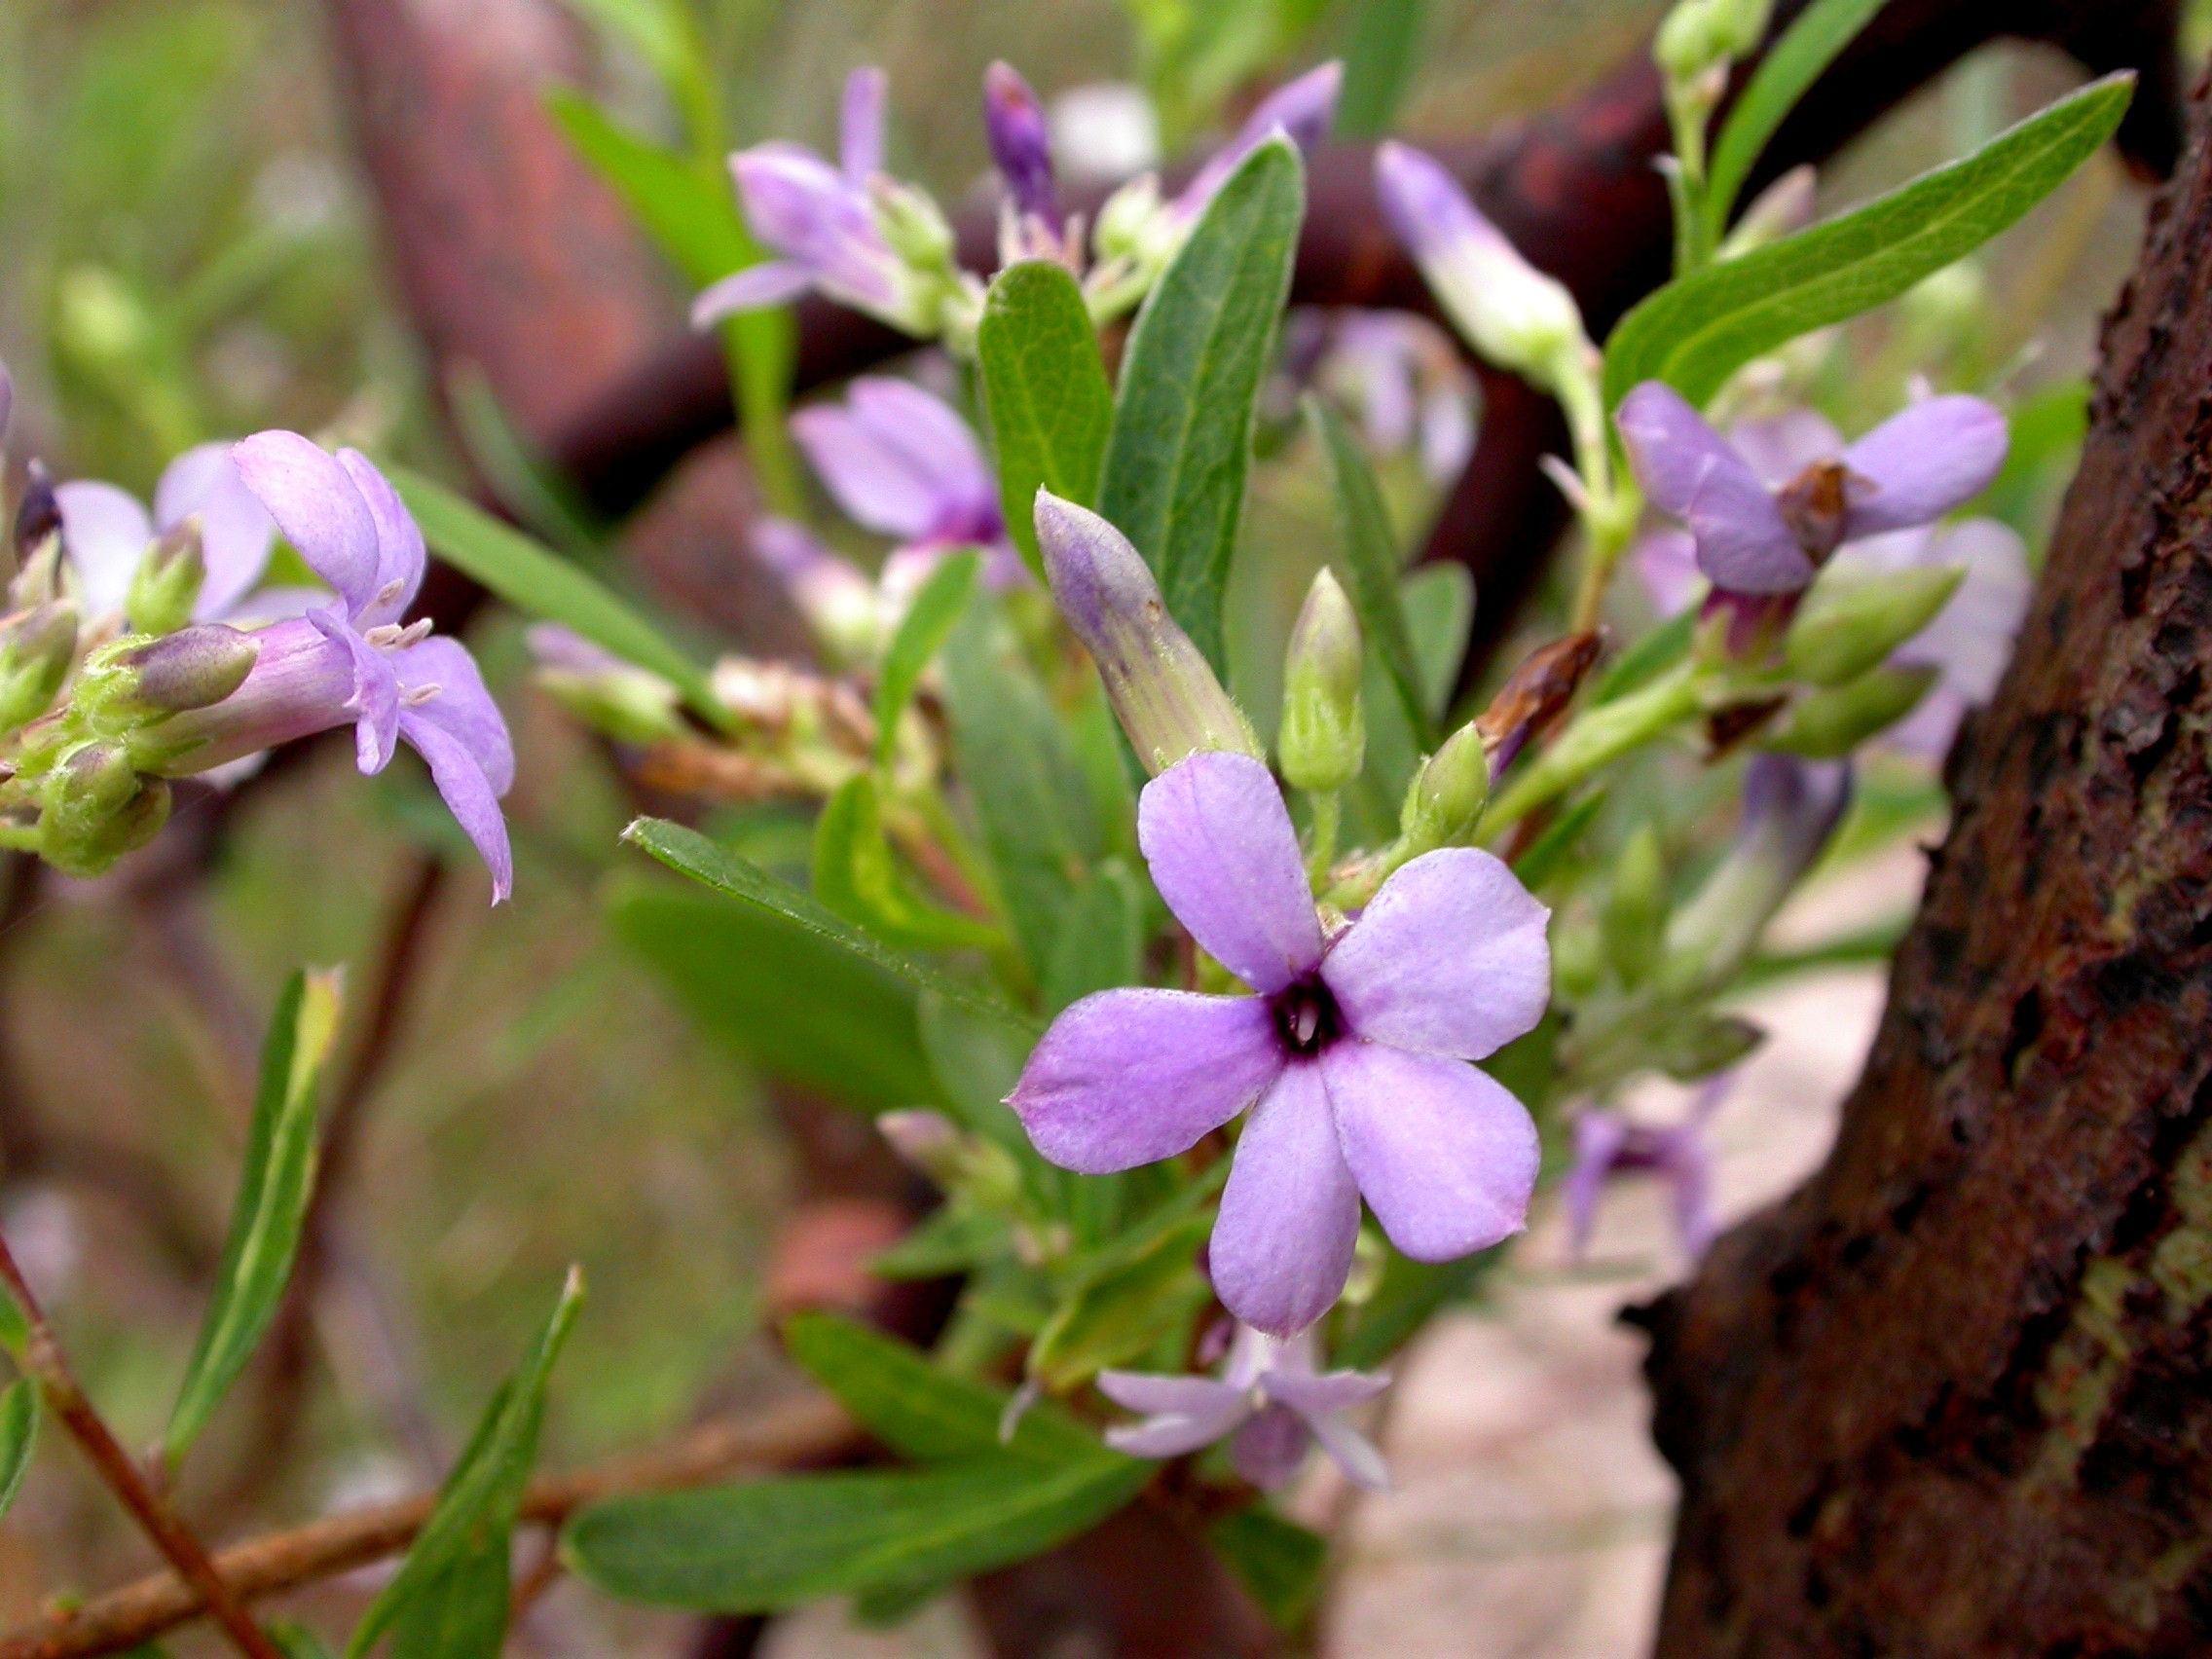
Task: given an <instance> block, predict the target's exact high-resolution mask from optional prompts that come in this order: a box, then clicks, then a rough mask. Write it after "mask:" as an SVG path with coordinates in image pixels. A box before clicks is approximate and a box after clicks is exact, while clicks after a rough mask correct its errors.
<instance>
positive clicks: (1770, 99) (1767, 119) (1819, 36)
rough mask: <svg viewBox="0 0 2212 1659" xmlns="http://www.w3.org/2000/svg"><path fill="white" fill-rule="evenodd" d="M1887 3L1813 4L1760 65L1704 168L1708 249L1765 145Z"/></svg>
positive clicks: (1817, 0) (1835, 0) (1825, 0)
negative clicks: (1816, 82)
mask: <svg viewBox="0 0 2212 1659" xmlns="http://www.w3.org/2000/svg"><path fill="white" fill-rule="evenodd" d="M1887 3H1888V0H1814V3H1813V4H1812V5H1810V6H1808V7H1806V8H1805V10H1804V11H1803V12H1802V13H1801V14H1799V16H1798V18H1797V20H1796V21H1795V22H1793V23H1791V24H1790V25H1789V29H1788V33H1787V34H1785V35H1784V36H1783V37H1782V38H1781V39H1780V40H1778V41H1776V42H1775V43H1774V49H1773V50H1772V51H1771V52H1769V53H1768V54H1767V55H1765V56H1764V57H1762V58H1761V59H1760V60H1759V66H1758V69H1757V71H1756V72H1755V73H1753V75H1752V76H1751V84H1750V85H1749V86H1747V87H1746V88H1745V89H1744V92H1743V95H1742V96H1741V97H1739V98H1738V99H1737V100H1736V102H1735V104H1734V106H1733V107H1732V108H1730V110H1729V111H1728V119H1727V121H1726V122H1725V123H1723V124H1722V126H1721V129H1720V136H1719V138H1718V139H1717V140H1716V141H1715V142H1714V146H1713V162H1712V165H1711V166H1708V167H1707V168H1706V174H1705V180H1706V182H1705V189H1706V197H1705V215H1706V245H1708V246H1709V247H1710V246H1712V245H1714V243H1716V242H1718V241H1719V240H1720V236H1721V233H1722V232H1723V231H1725V230H1726V229H1727V228H1728V215H1729V214H1730V213H1731V212H1732V211H1734V209H1735V206H1736V198H1737V196H1738V195H1740V194H1741V193H1742V191H1743V188H1744V181H1745V180H1746V179H1747V178H1749V177H1750V176H1751V169H1752V168H1753V167H1755V166H1757V165H1758V160H1759V157H1760V156H1761V155H1762V154H1763V153H1764V152H1765V150H1766V146H1767V141H1768V140H1769V139H1771V138H1772V137H1773V136H1774V134H1775V130H1776V129H1778V128H1780V127H1781V125H1782V124H1783V122H1785V121H1786V120H1788V117H1789V112H1790V111H1791V110H1793V109H1795V108H1796V107H1797V100H1798V99H1800V98H1802V97H1803V96H1804V95H1805V94H1806V92H1809V91H1811V90H1812V86H1813V83H1814V82H1815V81H1818V80H1819V79H1820V78H1821V77H1822V76H1823V75H1825V73H1827V67H1828V65H1829V64H1831V63H1833V62H1834V61H1835V60H1836V58H1837V57H1838V56H1839V55H1841V54H1842V52H1843V49H1844V48H1845V47H1847V46H1849V45H1850V44H1851V43H1852V42H1853V41H1854V40H1856V39H1858V38H1859V32H1860V30H1862V29H1863V28H1864V27H1865V26H1866V25H1867V24H1868V23H1869V22H1871V21H1873V18H1874V14H1875V13H1876V12H1879V11H1880V10H1881V9H1882V7H1883V6H1884V5H1886V4H1887Z"/></svg>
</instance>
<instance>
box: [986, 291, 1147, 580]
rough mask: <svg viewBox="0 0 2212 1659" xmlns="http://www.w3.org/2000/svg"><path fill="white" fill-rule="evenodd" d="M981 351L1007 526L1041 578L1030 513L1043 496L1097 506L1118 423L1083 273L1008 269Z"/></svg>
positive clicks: (989, 309) (993, 300) (990, 305)
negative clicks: (1111, 432) (1102, 468)
mask: <svg viewBox="0 0 2212 1659" xmlns="http://www.w3.org/2000/svg"><path fill="white" fill-rule="evenodd" d="M976 357H977V363H978V365H979V366H980V367H981V369H982V372H983V408H984V411H985V413H986V414H987V415H988V417H989V420H990V427H991V447H992V448H993V450H995V451H996V452H997V456H998V463H999V499H1000V501H1001V502H1002V503H1003V504H1004V506H1005V508H1006V526H1007V531H1008V533H1009V534H1010V535H1012V536H1013V537H1014V545H1015V546H1016V547H1018V548H1020V549H1021V556H1022V557H1023V558H1024V559H1026V560H1028V561H1029V568H1030V569H1031V570H1032V571H1036V572H1037V574H1038V575H1039V576H1043V575H1044V573H1045V563H1044V560H1043V558H1042V557H1041V556H1040V555H1039V553H1038V551H1037V526H1036V522H1035V518H1034V515H1033V510H1032V509H1033V507H1034V505H1035V502H1036V499H1037V492H1038V490H1039V489H1040V488H1043V489H1047V490H1050V491H1051V492H1052V494H1053V495H1055V496H1058V497H1059V498H1061V499H1063V500H1068V501H1073V502H1075V503H1076V505H1078V506H1081V507H1088V506H1095V505H1096V504H1097V501H1098V467H1099V463H1100V461H1102V460H1103V459H1104V458H1105V454H1106V432H1107V428H1108V427H1109V426H1110V425H1112V424H1113V420H1114V390H1113V387H1110V386H1108V385H1107V383H1106V364H1105V361H1104V359H1103V358H1101V357H1100V356H1099V354H1098V335H1097V332H1096V331H1095V330H1094V329H1093V328H1092V327H1091V325H1090V313H1089V312H1088V310H1087V309H1086V308H1085V306H1084V303H1083V291H1082V289H1080V288H1078V287H1077V286H1076V281H1075V278H1074V277H1073V276H1069V275H1068V274H1067V272H1066V271H1064V270H1062V269H1061V268H1060V267H1059V266H1057V265H1053V264H1050V263H1048V262H1047V261H1044V260H1041V259H1025V260H1022V261H1020V262H1018V263H1016V264H1014V265H1010V266H1008V267H1007V268H1006V269H1005V270H1004V271H1002V272H1000V273H999V275H998V277H997V279H996V280H994V281H993V282H992V283H991V291H990V294H989V296H988V298H986V299H985V300H984V302H983V320H982V324H981V326H980V327H979V328H978V329H977V334H976Z"/></svg>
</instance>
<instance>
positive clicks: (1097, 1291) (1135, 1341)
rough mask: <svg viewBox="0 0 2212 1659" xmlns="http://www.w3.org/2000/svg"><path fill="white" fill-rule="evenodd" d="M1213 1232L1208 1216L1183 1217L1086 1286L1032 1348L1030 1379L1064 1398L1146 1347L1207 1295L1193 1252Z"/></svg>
mask: <svg viewBox="0 0 2212 1659" xmlns="http://www.w3.org/2000/svg"><path fill="white" fill-rule="evenodd" d="M1212 1231H1213V1217H1212V1215H1210V1214H1201V1215H1192V1216H1186V1217H1184V1218H1183V1219H1182V1220H1181V1221H1180V1222H1179V1223H1178V1224H1177V1225H1176V1227H1175V1228H1174V1229H1172V1230H1171V1231H1169V1232H1168V1233H1166V1234H1164V1235H1161V1237H1160V1238H1158V1239H1156V1240H1155V1241H1154V1242H1153V1244H1152V1247H1151V1248H1150V1249H1149V1250H1146V1251H1145V1252H1144V1253H1143V1254H1141V1255H1139V1256H1137V1257H1135V1258H1134V1259H1133V1260H1131V1261H1128V1262H1125V1263H1124V1264H1122V1265H1121V1266H1119V1267H1117V1268H1115V1269H1114V1270H1113V1271H1112V1272H1106V1273H1102V1274H1099V1275H1098V1276H1096V1277H1094V1278H1092V1279H1090V1280H1089V1281H1088V1283H1086V1284H1084V1285H1083V1286H1082V1287H1081V1288H1080V1289H1078V1290H1077V1291H1076V1292H1075V1293H1074V1294H1073V1295H1071V1296H1070V1297H1069V1298H1068V1299H1067V1300H1066V1301H1065V1302H1063V1303H1062V1304H1061V1305H1060V1307H1059V1309H1057V1310H1056V1311H1055V1312H1054V1313H1053V1315H1052V1317H1051V1320H1050V1321H1048V1322H1047V1324H1046V1326H1045V1329H1044V1330H1043V1331H1042V1332H1041V1333H1040V1334H1039V1336H1038V1338H1037V1341H1036V1343H1035V1345H1034V1346H1032V1347H1031V1348H1030V1350H1029V1374H1030V1376H1032V1377H1034V1378H1036V1379H1037V1380H1038V1381H1040V1382H1041V1383H1044V1384H1045V1386H1046V1387H1047V1388H1050V1389H1051V1390H1052V1391H1053V1392H1054V1393H1063V1392H1065V1391H1066V1390H1067V1389H1069V1388H1072V1387H1074V1386H1076V1384H1078V1383H1088V1381H1089V1380H1090V1379H1091V1378H1093V1377H1095V1376H1097V1375H1098V1373H1099V1372H1101V1371H1104V1370H1106V1369H1108V1368H1109V1367H1111V1366H1116V1365H1124V1364H1126V1363H1127V1362H1128V1361H1130V1360H1132V1359H1135V1358H1136V1357H1137V1356H1138V1355H1140V1354H1142V1353H1145V1352H1147V1351H1148V1350H1150V1348H1151V1347H1152V1346H1153V1344H1154V1343H1156V1342H1157V1341H1158V1340H1159V1339H1160V1338H1161V1335H1163V1334H1164V1333H1165V1332H1167V1331H1168V1330H1170V1329H1172V1328H1173V1327H1174V1326H1175V1325H1176V1324H1177V1323H1178V1322H1179V1321H1183V1320H1187V1319H1188V1318H1190V1316H1191V1315H1192V1314H1194V1313H1196V1312H1197V1311H1198V1309H1200V1308H1202V1307H1204V1306H1205V1304H1206V1301H1207V1299H1208V1298H1209V1297H1210V1296H1211V1295H1212V1294H1213V1293H1212V1291H1211V1290H1210V1289H1209V1288H1208V1287H1207V1285H1206V1281H1205V1280H1204V1279H1203V1278H1201V1277H1199V1276H1198V1249H1199V1247H1200V1246H1201V1245H1203V1244H1204V1243H1205V1241H1206V1236H1207V1235H1208V1234H1210V1233H1211V1232H1212Z"/></svg>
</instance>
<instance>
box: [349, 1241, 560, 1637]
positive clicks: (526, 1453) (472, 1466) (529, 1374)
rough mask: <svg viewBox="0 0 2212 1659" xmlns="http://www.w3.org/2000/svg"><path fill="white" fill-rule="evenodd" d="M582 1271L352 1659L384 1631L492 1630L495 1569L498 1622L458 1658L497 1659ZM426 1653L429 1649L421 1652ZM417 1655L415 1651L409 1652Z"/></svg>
mask: <svg viewBox="0 0 2212 1659" xmlns="http://www.w3.org/2000/svg"><path fill="white" fill-rule="evenodd" d="M583 1294H584V1293H583V1275H582V1274H581V1273H579V1272H576V1271H575V1270H573V1269H571V1270H570V1272H569V1279H568V1283H566V1284H565V1285H563V1286H562V1287H561V1300H560V1301H559V1302H558V1303H556V1304H555V1305H554V1308H553V1314H552V1317H551V1318H549V1319H548V1320H546V1322H545V1327H544V1329H543V1330H542V1331H540V1332H539V1333H538V1337H537V1342H536V1344H535V1346H533V1347H532V1349H531V1351H530V1353H529V1354H528V1355H527V1356H526V1357H525V1358H524V1360H523V1363H522V1365H521V1367H520V1368H519V1369H518V1370H517V1371H516V1372H515V1374H514V1375H513V1376H512V1377H509V1378H508V1379H507V1380H506V1382H504V1383H501V1384H499V1388H498V1392H497V1393H495V1394H494V1395H493V1396H492V1403H491V1404H490V1405H488V1406H487V1407H485V1409H484V1416H483V1418H482V1419H480V1420H479V1421H478V1422H477V1425H476V1432H475V1434H474V1435H472V1436H471V1437H470V1439H469V1442H468V1449H467V1450H466V1451H464V1452H463V1453H461V1459H460V1461H459V1462H457V1463H455V1464H454V1467H453V1473H451V1474H450V1475H448V1476H447V1477H446V1484H445V1486H444V1487H443V1488H441V1489H440V1491H439V1493H438V1501H437V1506H436V1507H435V1508H434V1509H432V1510H431V1511H430V1518H429V1520H428V1521H426V1522H424V1526H423V1530H422V1531H420V1532H419V1533H417V1534H416V1536H415V1543H414V1545H413V1547H412V1548H410V1549H409V1550H408V1552H407V1559H406V1560H404V1561H402V1562H401V1563H400V1564H399V1571H398V1572H397V1573H396V1574H394V1575H393V1577H392V1579H391V1581H390V1582H389V1583H387V1585H386V1586H385V1587H384V1589H383V1590H382V1591H380V1592H379V1593H378V1595H377V1599H376V1600H375V1601H374V1602H371V1603H370V1604H369V1610H368V1611H367V1612H365V1613H363V1614H362V1615H361V1622H360V1623H359V1624H357V1625H355V1626H354V1627H353V1635H352V1639H351V1640H350V1641H348V1642H347V1644H346V1659H360V1656H361V1655H362V1654H364V1653H366V1652H368V1651H369V1649H370V1648H372V1647H374V1646H375V1645H376V1644H377V1642H378V1641H379V1640H380V1639H382V1638H383V1637H384V1636H385V1635H386V1634H387V1632H390V1633H391V1634H392V1635H393V1636H394V1638H395V1644H394V1651H395V1653H396V1652H397V1651H398V1649H397V1644H396V1639H397V1637H398V1636H399V1634H400V1633H401V1631H402V1630H413V1631H415V1632H418V1633H422V1632H443V1633H448V1634H449V1635H450V1634H452V1633H457V1632H458V1633H475V1635H476V1638H477V1639H480V1638H481V1635H482V1633H483V1631H484V1630H485V1628H486V1622H487V1620H486V1609H487V1608H488V1607H489V1605H490V1604H491V1595H490V1580H491V1573H492V1568H491V1567H490V1566H488V1565H486V1564H487V1563H488V1562H490V1563H496V1564H497V1567H498V1625H497V1627H496V1628H495V1629H494V1632H493V1638H492V1642H491V1645H490V1646H489V1647H486V1648H479V1649H476V1650H473V1651H470V1652H467V1653H461V1652H458V1651H456V1652H454V1654H453V1659H496V1656H497V1654H498V1635H499V1634H500V1633H502V1632H503V1631H504V1629H505V1623H506V1596H507V1585H506V1578H507V1539H508V1536H509V1534H510V1533H512V1532H513V1530H514V1525H515V1516H516V1514H517V1512H518V1511H519V1510H520V1509H521V1507H522V1493H523V1488H524V1487H525V1486H526V1485H528V1484H529V1481H530V1469H531V1464H532V1463H533V1462H535V1460H536V1457H537V1430H538V1425H539V1423H540V1422H541V1421H542V1420H543V1419H544V1416H545V1384H546V1382H547V1380H548V1379H549V1378H550V1377H551V1376H552V1374H553V1362H554V1361H555V1360H556V1359H558V1358H559V1357H560V1354H561V1346H562V1345H563V1344H564V1343H566V1342H567V1341H568V1338H569V1332H570V1330H571V1328H572V1327H573V1326H574V1324H575V1322H576V1313H577V1311H578V1310H579V1309H581V1307H582V1306H583ZM415 1651H416V1652H426V1651H428V1649H416V1650H415ZM409 1659H413V1655H412V1654H410V1655H409Z"/></svg>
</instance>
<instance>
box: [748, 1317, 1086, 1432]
mask: <svg viewBox="0 0 2212 1659" xmlns="http://www.w3.org/2000/svg"><path fill="white" fill-rule="evenodd" d="M784 1345H785V1346H786V1347H788V1348H789V1349H790V1350H791V1356H792V1358H793V1359H794V1360H796V1361H797V1362H798V1363H799V1364H800V1365H803V1366H804V1367H805V1368H806V1369H807V1371H808V1372H809V1373H810V1374H811V1375H812V1376H813V1378H814V1380H815V1381H816V1382H818V1383H821V1384H822V1385H823V1386H824V1387H825V1388H827V1389H829V1390H830V1392H831V1393H832V1394H834V1395H836V1396H837V1398H838V1400H839V1401H840V1402H841V1403H842V1404H843V1406H844V1408H845V1409H846V1410H847V1411H849V1412H851V1413H852V1414H853V1416H854V1417H855V1418H857V1419H859V1420H860V1422H861V1425H862V1426H863V1427H865V1428H866V1430H867V1431H868V1432H869V1433H870V1434H872V1435H874V1436H875V1437H876V1438H877V1439H878V1440H880V1441H882V1442H883V1443H884V1444H885V1445H886V1446H888V1447H890V1448H891V1449H892V1450H893V1451H894V1452H901V1453H903V1454H904V1455H905V1456H909V1457H914V1458H918V1459H920V1460H921V1461H923V1462H941V1461H945V1460H947V1459H951V1458H962V1457H977V1456H993V1457H995V1456H1001V1455H1002V1454H1003V1455H1004V1456H1008V1457H1013V1458H1017V1459H1021V1460H1024V1461H1027V1462H1030V1463H1037V1464H1061V1463H1067V1462H1070V1461H1082V1460H1086V1459H1088V1460H1089V1461H1092V1462H1095V1461H1097V1460H1099V1459H1100V1458H1102V1457H1112V1456H1115V1454H1113V1453H1109V1452H1108V1451H1107V1450H1106V1449H1105V1448H1104V1447H1103V1446H1101V1445H1100V1444H1099V1442H1098V1439H1097V1437H1096V1436H1095V1435H1093V1434H1092V1433H1091V1432H1090V1431H1089V1430H1088V1429H1087V1428H1084V1427H1082V1426H1081V1425H1080V1424H1078V1423H1077V1422H1076V1421H1075V1420H1074V1419H1071V1418H1068V1417H1065V1416H1063V1415H1062V1414H1061V1413H1060V1411H1059V1410H1058V1408H1057V1407H1054V1406H1052V1405H1050V1404H1048V1403H1045V1402H1039V1403H1038V1404H1037V1405H1036V1406H1034V1407H1032V1408H1031V1409H1030V1410H1029V1411H1027V1412H1024V1413H1023V1414H1022V1417H1021V1420H1020V1421H1019V1422H1018V1423H1016V1424H1015V1425H1014V1434H1013V1436H1012V1438H1011V1439H1009V1440H1007V1441H1006V1442H1005V1443H1004V1444H1003V1445H1002V1444H1001V1443H1000V1440H999V1423H1000V1421H1001V1419H1003V1418H1004V1417H1005V1415H1006V1409H1007V1406H1008V1403H1009V1401H1010V1400H1011V1398H1012V1396H1010V1395H1009V1394H1007V1393H1006V1392H1005V1391H1004V1390H1002V1389H998V1388H990V1387H986V1386H984V1385H983V1384H982V1383H971V1382H969V1381H968V1380H967V1379H965V1378H961V1377H954V1376H952V1375H950V1374H949V1373H947V1372H943V1371H940V1370H939V1369H938V1368H937V1367H936V1366H935V1365H933V1364H931V1363H930V1360H929V1357H928V1356H927V1355H926V1354H924V1353H922V1352H921V1351H920V1350H919V1349H917V1348H914V1347H912V1346H908V1345H907V1344H905V1343H903V1342H900V1341H899V1340H898V1339H897V1338H895V1337H887V1336H885V1335H883V1333H882V1332H880V1331H872V1330H870V1329H868V1328H867V1327H866V1325H860V1324H855V1323H854V1322H853V1321H852V1320H850V1319H842V1318H839V1317H837V1316H836V1315H835V1314H832V1313H800V1314H796V1315H794V1316H793V1318H792V1319H791V1320H789V1321H788V1322H787V1323H786V1324H785V1326H784Z"/></svg>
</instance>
